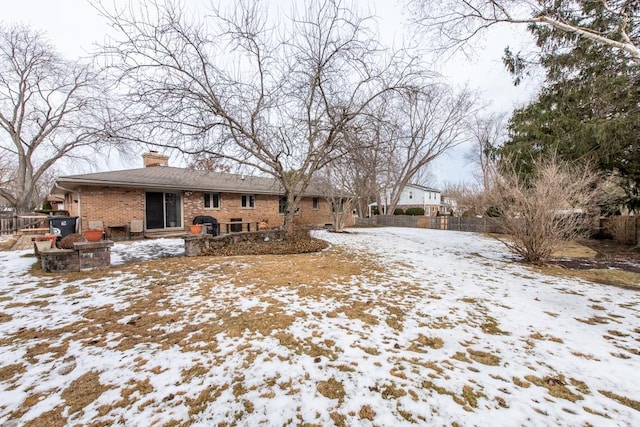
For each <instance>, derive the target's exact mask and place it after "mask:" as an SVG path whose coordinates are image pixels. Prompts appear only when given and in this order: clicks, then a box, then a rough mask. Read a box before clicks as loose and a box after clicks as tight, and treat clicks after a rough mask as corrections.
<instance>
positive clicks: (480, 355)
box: [467, 348, 500, 366]
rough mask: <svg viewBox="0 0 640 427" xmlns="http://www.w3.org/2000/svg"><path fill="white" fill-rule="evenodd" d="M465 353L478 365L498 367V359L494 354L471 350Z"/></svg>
mask: <svg viewBox="0 0 640 427" xmlns="http://www.w3.org/2000/svg"><path fill="white" fill-rule="evenodd" d="M467 353H469V357H470V358H471V359H472V360H475V361H476V362H478V363H482V364H483V365H489V366H498V365H500V357H498V356H496V355H495V354H491V353H487V352H485V351H478V350H473V349H471V348H468V349H467Z"/></svg>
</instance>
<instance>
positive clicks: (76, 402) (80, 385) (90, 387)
mask: <svg viewBox="0 0 640 427" xmlns="http://www.w3.org/2000/svg"><path fill="white" fill-rule="evenodd" d="M107 390H109V387H107V386H105V385H103V384H101V383H100V374H99V373H98V372H95V371H92V372H87V373H86V374H84V375H81V376H80V377H79V378H77V379H75V380H74V381H73V382H72V383H71V384H69V387H67V388H66V389H64V390H63V391H62V398H63V399H64V400H65V403H66V404H67V406H68V407H69V412H70V413H71V414H73V413H75V412H79V411H81V410H82V409H83V408H84V407H86V406H87V405H89V404H90V403H91V402H93V401H94V400H96V399H97V398H98V397H100V395H101V394H102V393H104V392H105V391H107Z"/></svg>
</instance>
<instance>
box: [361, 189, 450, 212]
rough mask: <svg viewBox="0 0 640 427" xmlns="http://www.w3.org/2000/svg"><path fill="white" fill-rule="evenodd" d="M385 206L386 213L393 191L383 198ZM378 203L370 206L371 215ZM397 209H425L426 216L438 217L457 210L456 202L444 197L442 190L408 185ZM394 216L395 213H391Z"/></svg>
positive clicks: (401, 194)
mask: <svg viewBox="0 0 640 427" xmlns="http://www.w3.org/2000/svg"><path fill="white" fill-rule="evenodd" d="M382 200H383V203H384V206H382V209H381V211H382V212H383V213H384V212H386V211H387V206H388V205H389V204H390V202H391V190H390V189H388V190H387V191H386V192H385V195H384V197H383V198H382ZM377 207H378V205H377V204H376V203H372V204H370V205H369V211H370V212H369V213H370V214H371V210H372V209H374V208H377ZM396 207H397V208H401V209H402V210H407V208H422V209H424V214H425V216H436V215H437V214H438V212H439V213H440V214H443V215H449V213H450V212H451V211H452V210H455V200H454V199H452V198H450V197H443V196H442V192H441V191H440V190H436V189H435V188H430V187H425V186H423V185H418V184H408V185H407V186H406V187H405V188H404V189H403V190H402V192H401V193H400V199H399V200H398V205H397V206H396ZM390 214H393V212H390Z"/></svg>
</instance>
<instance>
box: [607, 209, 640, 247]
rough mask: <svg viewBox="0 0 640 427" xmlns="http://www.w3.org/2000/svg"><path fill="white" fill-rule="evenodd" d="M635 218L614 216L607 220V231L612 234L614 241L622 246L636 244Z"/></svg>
mask: <svg viewBox="0 0 640 427" xmlns="http://www.w3.org/2000/svg"><path fill="white" fill-rule="evenodd" d="M635 221H636V219H635V217H628V216H613V217H610V218H607V222H606V225H605V229H606V230H607V231H608V232H609V233H611V236H612V237H613V240H615V241H616V242H617V243H620V244H622V245H632V244H633V243H635V237H636V236H635V234H636V227H635Z"/></svg>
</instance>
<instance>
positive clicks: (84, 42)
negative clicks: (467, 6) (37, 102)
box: [0, 0, 537, 187]
mask: <svg viewBox="0 0 640 427" xmlns="http://www.w3.org/2000/svg"><path fill="white" fill-rule="evenodd" d="M112 1H113V2H116V3H122V2H128V0H106V1H105V4H111V2H112ZM134 1H135V0H134ZM194 1H202V2H204V3H207V0H189V1H188V2H187V4H192V2H194ZM222 1H225V0H222ZM230 1H233V0H230ZM271 1H280V0H271ZM360 4H362V5H363V6H365V7H370V8H371V9H372V10H373V11H375V13H376V15H378V16H379V19H380V33H381V36H382V37H383V38H384V39H385V40H383V42H384V43H385V44H389V43H391V42H395V43H396V44H399V43H401V42H402V40H403V37H405V38H406V37H407V36H405V35H404V28H405V25H404V21H405V20H406V15H404V14H403V10H402V2H401V1H396V0H386V1H385V0H361V1H360ZM1 16H2V17H1V18H0V19H2V21H3V22H4V24H8V23H14V22H22V23H25V24H28V25H30V26H31V27H32V28H35V29H39V30H43V31H44V32H45V33H46V34H47V36H48V38H49V39H50V41H51V43H52V44H53V45H54V46H55V47H56V49H58V51H59V52H61V53H62V54H63V55H64V56H65V57H67V58H68V59H75V58H78V57H81V56H84V55H87V54H88V52H90V51H91V50H92V49H93V45H95V44H96V43H100V42H101V41H102V40H103V39H104V36H105V33H106V32H107V31H108V28H109V27H108V26H107V24H106V23H105V21H104V20H103V19H102V18H101V17H100V16H99V15H98V13H97V12H96V11H95V10H94V9H93V8H92V7H91V6H90V5H89V3H88V1H87V0H19V1H17V0H16V1H9V0H4V1H3V5H2V15H1ZM526 40H527V38H526V35H524V32H523V30H522V29H516V28H513V27H511V28H504V29H501V30H499V31H494V32H493V33H491V34H488V35H487V36H486V38H485V40H484V41H483V42H482V45H481V47H482V48H481V49H480V50H479V51H478V52H480V53H479V54H478V55H476V57H475V58H472V59H469V58H467V57H465V56H463V55H462V54H459V55H455V56H454V57H453V58H451V59H449V60H448V61H444V60H442V59H440V60H436V61H433V60H432V62H434V64H435V67H434V68H436V69H437V70H438V71H440V72H441V73H442V74H443V76H445V78H446V79H447V80H448V81H449V82H450V83H451V84H452V85H453V86H457V87H461V86H464V85H469V87H471V88H473V89H475V90H478V91H479V92H480V93H481V94H482V97H483V99H484V100H485V101H486V103H487V105H488V107H487V111H491V110H493V111H501V112H510V111H511V110H512V109H513V108H514V107H518V106H520V105H522V104H523V103H525V102H526V101H527V100H528V99H530V97H531V95H532V94H533V93H534V92H535V91H536V89H537V86H536V84H535V83H525V84H523V85H522V86H520V87H514V86H513V85H512V83H511V78H510V76H509V74H508V73H507V72H506V71H505V69H504V67H503V65H502V61H501V57H502V53H503V51H504V48H505V47H506V46H507V45H508V44H510V45H511V46H513V45H514V44H516V45H517V44H521V43H526ZM468 150H469V147H466V146H461V147H458V148H456V149H455V150H452V151H451V152H450V153H449V154H446V155H445V156H443V157H442V158H441V159H439V160H438V161H437V162H436V164H435V166H434V167H433V169H432V172H433V174H434V175H435V177H436V182H432V183H430V184H431V185H434V186H440V187H441V186H442V185H443V184H444V183H445V182H453V183H460V182H462V181H465V182H469V181H471V175H472V169H473V167H472V165H470V164H468V163H467V162H466V161H465V160H464V154H465V153H466V152H467V151H468ZM111 163H112V164H111V165H102V166H99V167H100V168H101V169H106V168H109V167H111V168H113V167H116V168H118V167H120V168H123V167H124V168H128V167H140V166H141V160H140V159H135V158H134V159H133V160H132V161H131V162H129V163H128V164H127V163H126V162H125V163H121V160H114V161H112V162H111ZM176 166H177V165H176ZM82 172H88V171H82Z"/></svg>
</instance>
